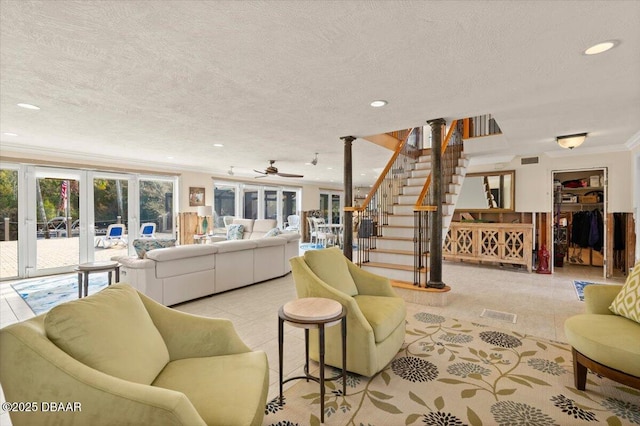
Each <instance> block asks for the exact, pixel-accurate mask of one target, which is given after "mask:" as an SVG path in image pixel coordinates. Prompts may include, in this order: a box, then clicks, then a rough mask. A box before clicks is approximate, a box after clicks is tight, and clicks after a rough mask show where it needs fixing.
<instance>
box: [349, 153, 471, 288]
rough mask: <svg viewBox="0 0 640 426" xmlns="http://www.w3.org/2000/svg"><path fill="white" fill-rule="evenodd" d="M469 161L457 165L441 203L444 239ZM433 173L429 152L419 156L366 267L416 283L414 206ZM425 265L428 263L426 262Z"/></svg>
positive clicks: (463, 159) (398, 279)
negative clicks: (414, 267)
mask: <svg viewBox="0 0 640 426" xmlns="http://www.w3.org/2000/svg"><path fill="white" fill-rule="evenodd" d="M468 164H469V160H468V159H466V158H464V157H461V158H460V159H459V160H458V166H457V167H456V170H455V174H454V175H453V177H452V180H453V182H452V183H450V184H449V185H448V186H447V188H448V189H447V191H446V193H445V197H444V198H445V200H444V203H443V205H442V215H443V217H442V228H443V229H442V238H443V241H444V237H445V236H446V234H447V231H448V229H449V224H450V223H451V219H452V218H453V212H454V211H455V206H456V202H457V200H458V196H459V195H460V190H461V188H462V181H463V179H464V176H465V174H466V170H467V165H468ZM430 173H431V157H430V155H424V156H420V158H419V159H418V162H417V163H416V164H415V166H414V169H413V170H412V171H410V172H409V176H408V177H407V178H406V183H405V184H404V185H403V186H402V189H401V191H400V196H398V199H397V200H394V205H393V214H390V215H389V220H388V222H389V223H388V224H387V225H381V228H380V229H379V231H381V234H382V236H381V237H378V238H377V239H376V248H375V249H371V251H370V252H369V262H367V263H363V264H362V265H361V266H362V268H363V269H366V270H368V271H371V272H373V273H375V274H379V275H382V276H385V277H388V278H389V279H392V280H396V281H405V282H411V283H412V282H413V279H414V271H413V248H414V245H413V238H414V215H413V208H414V206H415V204H416V201H417V199H418V196H419V195H420V192H421V191H422V188H423V186H424V183H425V181H426V180H427V177H428V176H429V174H430ZM426 255H427V254H426V253H425V256H426ZM425 264H428V263H427V262H425ZM425 275H426V274H424V273H421V274H420V277H421V280H422V281H423V282H422V284H424V280H425Z"/></svg>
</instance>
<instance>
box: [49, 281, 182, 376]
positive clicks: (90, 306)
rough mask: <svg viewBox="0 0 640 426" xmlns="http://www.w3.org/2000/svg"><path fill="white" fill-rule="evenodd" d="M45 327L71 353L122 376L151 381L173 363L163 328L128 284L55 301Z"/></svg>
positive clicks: (102, 370) (89, 363)
mask: <svg viewBox="0 0 640 426" xmlns="http://www.w3.org/2000/svg"><path fill="white" fill-rule="evenodd" d="M44 326H45V330H46V333H47V337H48V338H49V339H50V340H51V341H52V342H53V343H54V344H55V345H56V346H58V347H59V348H60V349H62V350H63V351H65V352H66V353H67V354H69V355H70V356H72V357H73V358H75V359H76V360H78V361H80V362H81V363H83V364H85V365H88V366H89V367H91V368H95V369H96V370H98V371H101V372H103V373H105V374H108V375H110V376H115V377H118V378H120V379H123V380H128V381H131V382H135V383H142V384H145V385H148V384H151V383H152V382H153V380H154V379H155V378H156V377H157V376H158V373H160V371H162V369H163V368H164V367H165V366H166V365H167V363H168V362H169V351H168V350H167V346H166V344H165V343H164V340H163V339H162V336H161V335H160V332H159V331H158V329H157V328H156V326H155V325H154V324H153V320H152V319H151V317H150V316H149V312H147V309H146V308H145V306H144V304H143V303H142V300H140V296H139V295H138V292H137V291H136V290H135V289H134V288H133V287H131V286H129V285H128V284H114V285H112V286H109V287H107V288H105V289H104V290H102V291H100V292H98V293H96V294H93V295H91V296H88V297H85V298H84V299H78V300H73V301H71V302H67V303H63V304H61V305H58V306H56V307H54V308H53V309H51V310H50V311H49V312H48V313H47V315H46V316H45V318H44Z"/></svg>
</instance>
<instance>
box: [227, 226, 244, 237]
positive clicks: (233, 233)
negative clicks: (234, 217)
mask: <svg viewBox="0 0 640 426" xmlns="http://www.w3.org/2000/svg"><path fill="white" fill-rule="evenodd" d="M243 235H244V225H240V224H237V223H234V224H231V225H229V227H228V228H227V240H241V239H242V237H243Z"/></svg>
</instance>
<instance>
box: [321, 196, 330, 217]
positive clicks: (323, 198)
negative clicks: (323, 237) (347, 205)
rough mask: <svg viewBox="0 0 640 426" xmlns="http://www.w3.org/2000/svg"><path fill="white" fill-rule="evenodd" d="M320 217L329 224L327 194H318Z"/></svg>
mask: <svg viewBox="0 0 640 426" xmlns="http://www.w3.org/2000/svg"><path fill="white" fill-rule="evenodd" d="M320 215H321V216H320V217H322V218H324V221H325V223H329V194H320Z"/></svg>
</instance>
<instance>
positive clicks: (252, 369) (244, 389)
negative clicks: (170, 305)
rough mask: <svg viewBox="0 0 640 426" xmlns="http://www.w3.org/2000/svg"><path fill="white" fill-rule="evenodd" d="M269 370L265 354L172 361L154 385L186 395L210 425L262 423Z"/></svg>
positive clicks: (260, 352) (243, 354)
mask: <svg viewBox="0 0 640 426" xmlns="http://www.w3.org/2000/svg"><path fill="white" fill-rule="evenodd" d="M268 377H269V367H268V364H267V357H266V355H265V354H264V352H262V351H257V352H247V353H242V354H235V355H225V356H216V357H204V358H189V359H181V360H177V361H172V362H170V363H169V364H168V365H167V366H166V368H165V369H164V370H163V371H162V373H160V375H159V376H158V378H157V379H156V380H155V381H154V382H153V386H157V387H161V388H165V389H171V390H175V391H178V392H182V393H184V394H185V395H186V396H187V398H189V401H191V403H192V404H193V406H194V407H195V409H196V410H197V411H198V413H199V414H200V416H202V419H203V420H204V421H205V423H206V424H208V425H224V426H227V425H253V424H256V421H257V422H258V423H257V424H260V423H259V422H260V420H261V419H262V414H263V412H264V407H265V403H266V398H267V395H266V392H267V390H268Z"/></svg>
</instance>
